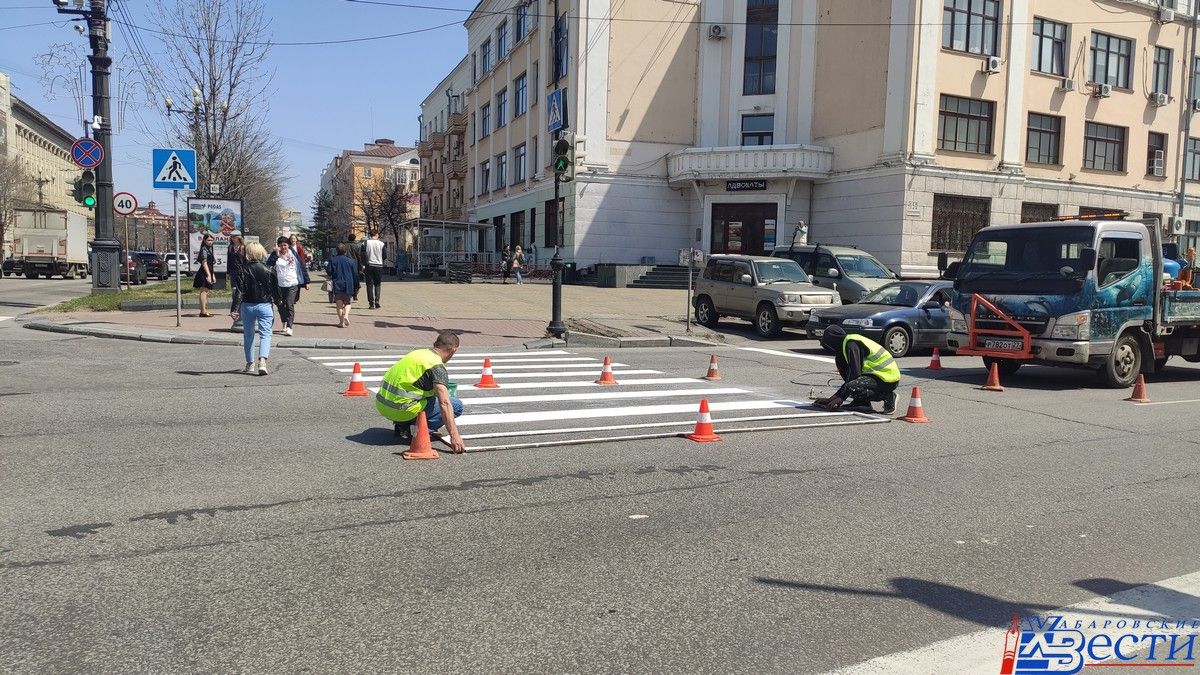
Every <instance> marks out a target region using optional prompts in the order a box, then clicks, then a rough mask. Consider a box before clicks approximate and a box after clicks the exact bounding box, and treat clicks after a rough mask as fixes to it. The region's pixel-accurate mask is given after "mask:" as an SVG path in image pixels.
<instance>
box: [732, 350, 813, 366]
mask: <svg viewBox="0 0 1200 675" xmlns="http://www.w3.org/2000/svg"><path fill="white" fill-rule="evenodd" d="M738 349H740V350H742V351H744V352H758V353H760V354H770V355H772V356H786V357H788V358H789V359H809V360H810V361H821V362H823V363H833V358H832V357H829V356H813V355H812V354H797V353H795V352H781V351H778V350H775V349H762V348H760V347H738Z"/></svg>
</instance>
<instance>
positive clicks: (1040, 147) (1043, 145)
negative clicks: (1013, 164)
mask: <svg viewBox="0 0 1200 675" xmlns="http://www.w3.org/2000/svg"><path fill="white" fill-rule="evenodd" d="M1061 152H1062V118H1061V117H1053V116H1051V115H1039V114H1037V113H1029V133H1028V136H1027V142H1026V150H1025V161H1027V162H1029V163H1031V164H1052V165H1058V164H1062V156H1061Z"/></svg>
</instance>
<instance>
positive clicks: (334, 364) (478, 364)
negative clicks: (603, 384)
mask: <svg viewBox="0 0 1200 675" xmlns="http://www.w3.org/2000/svg"><path fill="white" fill-rule="evenodd" d="M572 361H584V362H591V363H596V364H599V363H600V360H599V359H593V358H589V357H587V356H568V357H564V358H553V359H492V367H493V368H495V367H498V366H500V365H508V364H513V363H564V364H568V365H578V364H572V363H571V362H572ZM382 362H383V363H387V364H388V365H391V364H393V363H395V362H396V360H395V359H383V361H382ZM355 363H358V364H360V365H362V366H364V367H366V366H367V365H372V366H378V365H380V360H378V359H359V360H357V361H326V362H325V363H323V364H322V365H325V366H329V367H330V368H342V367H352V366H354V364H355ZM472 363H473V364H474V365H468V364H472ZM454 366H461V367H464V368H466V367H470V368H482V367H483V359H460V358H458V357H457V356H456V357H454V360H452V361H451V362H450V364H449V365H447V366H446V367H447V368H452V367H454Z"/></svg>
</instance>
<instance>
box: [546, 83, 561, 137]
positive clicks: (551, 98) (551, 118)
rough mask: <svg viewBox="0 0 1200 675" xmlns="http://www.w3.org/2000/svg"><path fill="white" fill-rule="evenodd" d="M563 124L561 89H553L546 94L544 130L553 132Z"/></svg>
mask: <svg viewBox="0 0 1200 675" xmlns="http://www.w3.org/2000/svg"><path fill="white" fill-rule="evenodd" d="M563 126H564V125H563V90H562V89H555V90H554V91H552V92H550V93H549V94H547V95H546V131H548V132H550V133H554V132H555V131H558V130H559V129H562V128H563Z"/></svg>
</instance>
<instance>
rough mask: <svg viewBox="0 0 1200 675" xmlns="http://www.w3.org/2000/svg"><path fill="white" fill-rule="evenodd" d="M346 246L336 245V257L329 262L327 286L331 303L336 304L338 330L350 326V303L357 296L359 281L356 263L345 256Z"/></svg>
mask: <svg viewBox="0 0 1200 675" xmlns="http://www.w3.org/2000/svg"><path fill="white" fill-rule="evenodd" d="M346 250H347V249H346V244H338V245H337V255H335V256H333V260H330V261H329V281H327V282H325V283H327V284H329V288H330V291H331V292H332V293H333V301H334V302H335V303H336V304H337V316H338V328H345V327H346V326H349V325H350V303H351V302H353V298H354V296H355V295H357V294H358V288H359V285H360V283H361V280H360V279H359V276H358V263H357V261H355V260H354V259H353V258H351V257H350V256H349V255H347V254H346Z"/></svg>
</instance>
